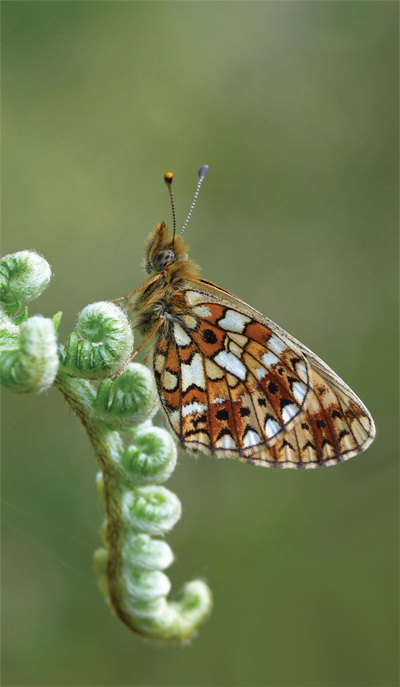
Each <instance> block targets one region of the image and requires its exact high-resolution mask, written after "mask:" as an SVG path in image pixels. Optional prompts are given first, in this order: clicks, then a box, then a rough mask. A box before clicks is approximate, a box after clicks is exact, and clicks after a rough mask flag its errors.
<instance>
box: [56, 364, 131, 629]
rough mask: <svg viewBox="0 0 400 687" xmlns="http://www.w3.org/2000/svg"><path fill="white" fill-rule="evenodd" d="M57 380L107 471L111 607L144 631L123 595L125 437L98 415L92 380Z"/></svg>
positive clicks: (61, 377)
mask: <svg viewBox="0 0 400 687" xmlns="http://www.w3.org/2000/svg"><path fill="white" fill-rule="evenodd" d="M54 384H55V386H56V387H57V389H59V391H61V393H62V395H63V396H64V398H65V400H66V401H67V403H68V404H69V405H70V406H71V408H72V409H73V411H74V412H75V413H76V415H77V416H78V417H79V419H80V421H81V422H82V424H83V426H84V428H85V430H86V432H87V434H88V437H89V440H90V443H91V444H92V446H93V449H94V452H95V454H96V457H97V460H98V461H99V465H100V469H101V471H102V473H103V478H104V498H105V509H106V513H107V544H108V547H109V558H108V565H107V578H108V586H109V593H110V605H111V608H112V610H113V611H114V612H115V614H116V615H117V616H118V617H119V618H120V620H122V622H123V623H125V625H127V626H128V627H129V628H130V629H131V630H133V631H134V632H137V633H139V634H142V632H141V630H140V627H138V626H135V624H134V622H133V618H132V616H130V615H129V614H128V613H126V612H125V611H124V609H123V603H122V599H121V591H122V590H121V583H120V580H121V577H122V555H121V554H122V544H123V541H124V539H125V524H124V518H123V517H122V510H121V499H120V498H119V496H121V495H122V489H121V488H120V487H119V484H120V476H119V474H118V473H119V470H118V460H119V456H120V454H121V453H122V452H123V449H124V447H123V443H122V439H121V437H120V435H119V433H118V432H116V431H114V430H112V429H110V428H109V427H107V425H106V424H105V423H104V422H101V420H99V419H98V418H97V417H96V416H95V415H94V413H93V406H92V403H93V401H94V399H95V396H96V394H95V392H94V390H93V388H92V386H91V384H90V382H88V381H86V380H84V379H78V378H76V377H70V376H69V375H68V374H66V373H65V372H64V371H63V370H62V369H61V370H59V372H58V374H57V377H56V379H55V382H54Z"/></svg>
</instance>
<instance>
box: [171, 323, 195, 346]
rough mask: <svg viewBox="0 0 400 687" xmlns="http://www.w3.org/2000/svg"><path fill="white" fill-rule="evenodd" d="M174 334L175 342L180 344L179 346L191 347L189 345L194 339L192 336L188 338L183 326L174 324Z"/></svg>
mask: <svg viewBox="0 0 400 687" xmlns="http://www.w3.org/2000/svg"><path fill="white" fill-rule="evenodd" d="M174 334H175V341H176V343H177V344H178V346H189V344H191V343H192V339H191V338H190V336H188V335H187V334H186V332H185V330H184V329H182V327H181V325H180V324H178V323H177V322H175V324H174Z"/></svg>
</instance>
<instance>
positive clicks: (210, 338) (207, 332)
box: [201, 329, 218, 344]
mask: <svg viewBox="0 0 400 687" xmlns="http://www.w3.org/2000/svg"><path fill="white" fill-rule="evenodd" d="M201 335H202V337H203V339H204V341H205V342H206V343H208V344H215V343H217V341H218V339H217V335H216V333H215V332H213V330H212V329H204V330H203V331H202V332H201Z"/></svg>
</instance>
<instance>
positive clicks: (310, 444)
mask: <svg viewBox="0 0 400 687" xmlns="http://www.w3.org/2000/svg"><path fill="white" fill-rule="evenodd" d="M308 447H310V448H312V449H313V451H315V446H314V445H313V444H312V443H311V441H307V443H306V444H304V446H303V451H304V449H305V448H308Z"/></svg>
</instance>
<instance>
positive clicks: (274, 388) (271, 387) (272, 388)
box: [268, 382, 278, 394]
mask: <svg viewBox="0 0 400 687" xmlns="http://www.w3.org/2000/svg"><path fill="white" fill-rule="evenodd" d="M268 391H269V392H270V394H276V392H277V391H278V387H277V386H276V384H274V382H269V383H268Z"/></svg>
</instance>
